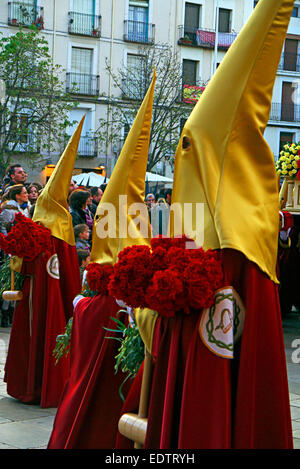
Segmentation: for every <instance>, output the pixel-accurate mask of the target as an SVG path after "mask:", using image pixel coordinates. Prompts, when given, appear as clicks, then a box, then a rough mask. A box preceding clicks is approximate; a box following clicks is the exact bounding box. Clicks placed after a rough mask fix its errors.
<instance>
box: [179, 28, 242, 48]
mask: <svg viewBox="0 0 300 469" xmlns="http://www.w3.org/2000/svg"><path fill="white" fill-rule="evenodd" d="M178 29H179V39H178V44H179V45H183V46H193V47H204V48H208V49H214V47H215V42H216V32H215V31H214V30H213V29H203V28H201V29H200V28H198V29H193V30H187V29H186V28H184V26H179V28H178ZM236 37H237V34H236V33H220V32H219V33H218V49H220V50H227V49H229V47H230V46H231V44H232V43H233V41H234V40H235V38H236Z"/></svg>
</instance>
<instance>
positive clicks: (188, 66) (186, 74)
mask: <svg viewBox="0 0 300 469" xmlns="http://www.w3.org/2000/svg"><path fill="white" fill-rule="evenodd" d="M197 64H198V62H196V60H187V59H183V61H182V82H183V84H184V85H192V86H195V85H196V83H197Z"/></svg>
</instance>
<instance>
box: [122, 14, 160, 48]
mask: <svg viewBox="0 0 300 469" xmlns="http://www.w3.org/2000/svg"><path fill="white" fill-rule="evenodd" d="M154 37H155V25H154V24H151V23H143V22H142V21H132V20H125V21H124V41H128V42H138V43H142V44H154Z"/></svg>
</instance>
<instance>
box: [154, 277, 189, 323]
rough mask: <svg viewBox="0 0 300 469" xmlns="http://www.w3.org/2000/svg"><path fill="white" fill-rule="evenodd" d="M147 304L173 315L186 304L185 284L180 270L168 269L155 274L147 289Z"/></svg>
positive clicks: (167, 315) (166, 314) (162, 313)
mask: <svg viewBox="0 0 300 469" xmlns="http://www.w3.org/2000/svg"><path fill="white" fill-rule="evenodd" d="M147 306H148V307H149V308H151V309H153V310H154V311H157V312H158V313H159V314H161V315H162V316H166V317H172V316H174V315H175V312H176V311H178V310H180V309H182V308H183V306H184V284H183V281H182V279H181V277H180V275H179V273H178V272H174V271H173V270H170V269H167V270H165V271H158V272H156V273H155V274H154V277H153V279H152V282H151V284H150V285H149V287H148V289H147Z"/></svg>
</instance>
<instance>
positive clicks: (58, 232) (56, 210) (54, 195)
mask: <svg viewBox="0 0 300 469" xmlns="http://www.w3.org/2000/svg"><path fill="white" fill-rule="evenodd" d="M84 119H85V116H84V117H83V118H82V119H81V121H80V122H79V124H78V126H77V129H76V130H75V132H74V134H73V136H72V137H71V138H70V140H69V143H68V145H67V146H66V148H65V150H64V152H63V154H62V155H61V157H60V160H59V161H58V163H57V165H56V167H55V169H54V171H53V173H52V174H51V176H50V178H49V180H48V182H47V184H46V186H45V187H44V189H43V191H42V193H41V195H40V196H39V197H38V199H37V202H36V206H35V210H34V216H33V221H35V222H39V223H41V224H42V225H43V226H45V227H47V228H49V229H50V230H51V234H52V235H53V236H55V237H56V238H59V239H62V240H63V241H65V242H66V243H68V244H69V245H71V246H74V245H75V238H74V231H73V224H72V216H71V214H70V212H69V205H68V195H69V187H70V182H71V179H72V172H73V169H74V164H75V159H76V155H77V149H78V144H79V140H80V136H81V131H82V126H83V122H84Z"/></svg>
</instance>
